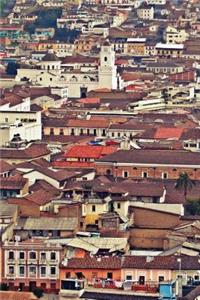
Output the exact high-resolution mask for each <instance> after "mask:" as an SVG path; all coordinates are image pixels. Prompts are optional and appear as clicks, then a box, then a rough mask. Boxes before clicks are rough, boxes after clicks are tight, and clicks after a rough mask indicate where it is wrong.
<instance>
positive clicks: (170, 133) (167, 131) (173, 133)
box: [154, 127, 184, 139]
mask: <svg viewBox="0 0 200 300" xmlns="http://www.w3.org/2000/svg"><path fill="white" fill-rule="evenodd" d="M183 130H184V129H183V128H165V127H159V128H157V129H156V132H155V135H154V138H155V139H172V138H173V139H175V138H176V139H180V137H181V135H182V133H183Z"/></svg>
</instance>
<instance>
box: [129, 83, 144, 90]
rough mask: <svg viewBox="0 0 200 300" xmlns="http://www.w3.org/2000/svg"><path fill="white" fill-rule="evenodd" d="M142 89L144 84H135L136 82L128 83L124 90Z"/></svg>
mask: <svg viewBox="0 0 200 300" xmlns="http://www.w3.org/2000/svg"><path fill="white" fill-rule="evenodd" d="M143 89H144V85H143V84H140V85H136V84H129V85H128V86H127V87H126V91H135V90H143Z"/></svg>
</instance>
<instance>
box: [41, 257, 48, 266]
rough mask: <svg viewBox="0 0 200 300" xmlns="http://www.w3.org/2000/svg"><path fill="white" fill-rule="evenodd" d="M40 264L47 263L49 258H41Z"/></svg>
mask: <svg viewBox="0 0 200 300" xmlns="http://www.w3.org/2000/svg"><path fill="white" fill-rule="evenodd" d="M39 264H40V265H46V264H47V259H46V258H40V260H39Z"/></svg>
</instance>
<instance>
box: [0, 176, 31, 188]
mask: <svg viewBox="0 0 200 300" xmlns="http://www.w3.org/2000/svg"><path fill="white" fill-rule="evenodd" d="M27 182H28V179H26V178H23V177H22V176H19V175H15V176H9V177H1V180H0V189H4V190H15V189H17V190H18V189H22V188H23V187H24V186H25V184H26V183H27Z"/></svg>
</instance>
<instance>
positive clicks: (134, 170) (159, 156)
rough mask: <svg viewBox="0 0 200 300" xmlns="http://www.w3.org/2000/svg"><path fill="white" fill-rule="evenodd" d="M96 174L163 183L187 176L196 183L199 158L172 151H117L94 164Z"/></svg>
mask: <svg viewBox="0 0 200 300" xmlns="http://www.w3.org/2000/svg"><path fill="white" fill-rule="evenodd" d="M96 170H97V173H98V174H101V175H103V174H104V175H105V174H112V175H113V176H117V177H132V178H134V177H135V178H136V177H142V178H163V179H176V178H178V177H179V174H180V173H181V172H187V173H188V174H189V175H190V177H191V178H192V179H200V157H199V154H198V153H191V152H186V151H175V150H141V149H140V150H119V151H117V152H115V153H113V154H110V155H107V156H106V157H103V158H101V159H99V160H98V161H96Z"/></svg>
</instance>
